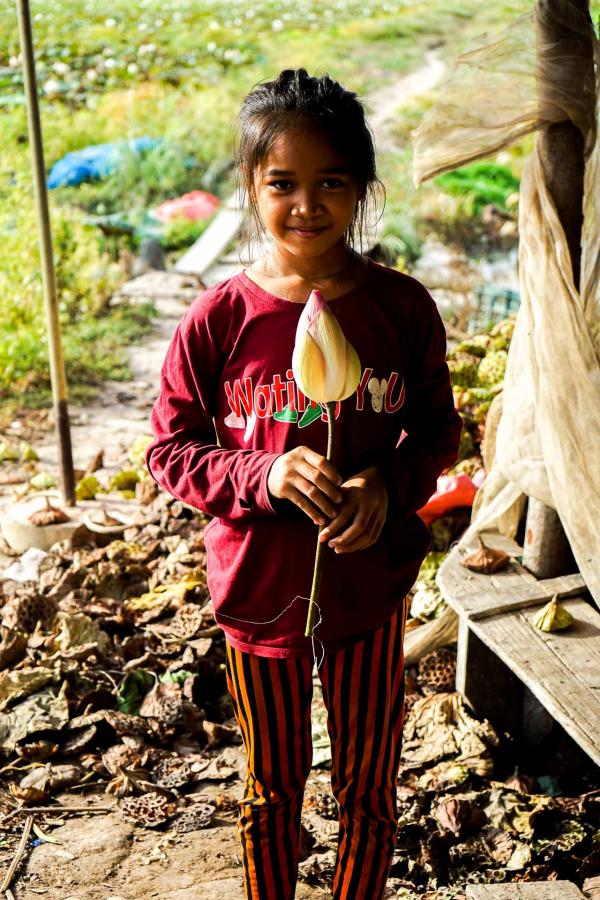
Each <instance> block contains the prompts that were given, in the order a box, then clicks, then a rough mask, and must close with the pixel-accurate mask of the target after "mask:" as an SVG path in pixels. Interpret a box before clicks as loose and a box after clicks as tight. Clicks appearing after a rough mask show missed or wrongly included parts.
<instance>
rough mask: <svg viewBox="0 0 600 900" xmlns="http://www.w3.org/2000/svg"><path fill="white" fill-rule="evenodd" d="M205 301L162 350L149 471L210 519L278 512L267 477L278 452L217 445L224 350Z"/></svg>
mask: <svg viewBox="0 0 600 900" xmlns="http://www.w3.org/2000/svg"><path fill="white" fill-rule="evenodd" d="M203 300H204V298H203V297H202V298H200V299H199V301H196V304H199V305H198V306H197V308H196V311H195V314H194V315H192V314H191V313H192V308H190V310H188V312H187V313H186V315H185V316H184V317H183V319H182V320H181V322H180V323H179V325H178V326H177V328H176V330H175V333H174V335H173V338H172V339H171V343H170V344H169V347H168V349H167V354H166V356H165V360H164V362H163V365H162V369H161V375H160V393H159V396H158V398H157V400H156V402H155V403H154V406H153V408H152V412H151V414H150V424H151V427H152V431H153V434H154V440H153V441H152V443H150V444H149V446H148V448H147V450H146V466H147V468H148V471H149V472H150V474H151V476H152V477H153V478H154V480H155V481H156V482H157V483H158V484H159V485H160V486H161V487H162V488H164V489H165V490H166V491H167V492H168V493H169V494H171V495H172V496H173V497H176V498H177V499H179V500H182V501H183V502H184V503H187V504H188V505H189V506H193V507H194V508H196V509H199V510H202V511H203V512H205V513H207V514H208V515H210V516H217V517H219V518H222V519H232V520H234V519H250V518H256V517H258V516H266V515H276V514H277V513H276V510H275V509H274V506H273V504H272V503H271V499H270V495H269V491H268V489H267V478H268V475H269V470H270V468H271V466H272V465H273V462H274V461H275V459H276V458H277V457H278V456H279V455H280V454H278V453H271V452H267V451H262V450H252V449H248V450H231V449H225V448H223V447H221V446H219V445H218V438H217V434H216V431H215V426H214V405H215V399H216V389H217V385H218V379H219V373H220V371H221V368H222V362H221V360H222V351H221V350H220V349H219V338H218V335H217V333H216V332H217V326H216V325H215V323H214V322H213V321H212V320H211V318H210V316H208V310H207V305H208V304H207V303H204V302H203ZM213 318H214V317H213Z"/></svg>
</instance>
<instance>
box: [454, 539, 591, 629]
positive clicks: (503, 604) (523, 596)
mask: <svg viewBox="0 0 600 900" xmlns="http://www.w3.org/2000/svg"><path fill="white" fill-rule="evenodd" d="M482 537H483V540H484V541H485V543H486V545H487V546H490V547H494V548H496V549H499V550H505V551H506V552H507V553H509V554H510V555H511V556H513V557H515V556H520V555H521V553H522V549H521V547H519V545H518V544H516V543H515V542H514V541H511V540H510V539H509V538H506V537H504V536H503V535H498V534H492V533H486V534H483V535H482ZM477 549H478V546H477V545H475V544H474V545H473V546H472V547H471V548H469V549H467V548H460V549H459V548H458V547H454V548H453V549H452V550H451V551H450V553H449V554H448V555H447V557H446V559H445V560H444V562H443V563H442V565H441V566H440V568H439V571H438V574H437V579H436V580H437V584H438V586H439V588H440V590H441V592H442V594H443V595H444V599H445V600H446V602H447V603H448V605H449V606H451V607H452V608H453V609H454V610H455V611H456V612H457V613H458V614H459V615H460V616H464V617H466V618H467V619H469V620H477V619H482V618H486V617H487V616H492V615H496V614H497V613H498V612H509V611H511V610H516V609H524V608H526V607H529V606H537V605H539V604H540V603H543V602H547V601H548V600H550V598H551V597H552V596H553V595H554V594H558V596H559V597H560V598H563V597H569V596H572V595H574V594H578V593H579V594H580V593H581V592H582V591H584V590H585V581H584V580H583V578H582V577H581V575H579V573H577V574H575V575H561V576H560V577H558V578H547V579H544V580H543V581H538V580H537V578H535V577H534V576H533V575H532V574H531V572H528V571H527V569H525V568H524V567H523V566H522V565H520V563H518V562H516V561H514V560H513V561H512V562H511V563H510V565H509V567H508V568H507V569H505V570H504V571H502V572H496V574H494V575H482V574H480V573H478V572H472V571H471V570H470V569H467V568H466V567H465V566H463V565H462V564H461V560H462V559H464V558H465V557H467V556H469V555H470V554H471V553H473V552H475V550H477Z"/></svg>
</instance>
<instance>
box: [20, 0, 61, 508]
mask: <svg viewBox="0 0 600 900" xmlns="http://www.w3.org/2000/svg"><path fill="white" fill-rule="evenodd" d="M17 12H18V17H19V34H20V39H21V53H22V55H23V80H24V82H25V95H26V97H27V123H28V126H29V143H30V146H31V156H32V164H33V183H34V188H35V205H36V212H37V222H38V237H39V244H40V259H41V264H42V279H43V282H44V300H45V304H46V327H47V329H48V351H49V359H50V380H51V383H52V398H53V401H54V417H55V419H54V424H55V429H56V435H57V439H58V450H59V458H60V478H61V488H62V495H63V500H64V502H65V503H67V504H68V505H69V506H75V474H74V472H73V455H72V451H71V431H70V427H69V407H68V401H67V381H66V377H65V366H64V360H63V355H62V347H61V342H60V323H59V319H58V297H57V289H56V277H55V274H54V260H53V256H52V234H51V231H50V215H49V211H48V194H47V188H46V167H45V165H44V148H43V144H42V129H41V125H40V110H39V105H38V95H37V82H36V77H35V61H34V55H33V39H32V35H31V14H30V11H29V2H28V0H18V3H17Z"/></svg>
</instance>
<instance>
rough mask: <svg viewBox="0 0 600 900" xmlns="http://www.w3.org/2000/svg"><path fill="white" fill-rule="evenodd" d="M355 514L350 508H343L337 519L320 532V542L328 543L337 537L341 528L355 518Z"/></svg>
mask: <svg viewBox="0 0 600 900" xmlns="http://www.w3.org/2000/svg"><path fill="white" fill-rule="evenodd" d="M354 513H355V510H353V509H352V508H350V507H345V508H342V509H341V510H340V511H339V513H338V514H337V516H336V517H335V519H332V520H331V522H329V523H328V524H327V525H326V526H325V528H323V530H322V531H321V532H320V534H319V540H320V541H321V542H323V541H328V540H329V538H331V537H333V536H334V535H337V533H338V532H339V530H340V528H343V527H344V525H346V524H347V523H348V522H349V521H350V519H351V518H352V517H353V515H354Z"/></svg>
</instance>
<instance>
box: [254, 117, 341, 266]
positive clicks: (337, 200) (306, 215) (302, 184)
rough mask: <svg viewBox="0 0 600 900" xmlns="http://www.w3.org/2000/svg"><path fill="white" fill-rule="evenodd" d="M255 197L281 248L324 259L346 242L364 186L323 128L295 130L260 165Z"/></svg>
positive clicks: (284, 136) (276, 143) (255, 185)
mask: <svg viewBox="0 0 600 900" xmlns="http://www.w3.org/2000/svg"><path fill="white" fill-rule="evenodd" d="M254 196H255V199H256V204H257V207H258V212H259V214H260V217H261V219H262V221H263V224H264V226H265V228H266V229H267V231H268V232H270V234H271V235H272V236H273V238H274V240H275V242H276V244H277V247H278V249H279V250H280V251H283V252H285V253H286V255H287V254H290V255H292V256H299V257H302V258H304V259H309V258H314V259H315V261H316V260H317V258H319V259H320V260H321V259H322V260H323V261H325V260H326V258H327V255H328V252H329V251H330V250H332V249H334V248H337V249H339V246H340V243H343V236H344V233H345V232H346V229H347V228H348V225H349V224H350V222H351V220H352V217H353V215H354V210H355V208H356V203H357V200H358V198H359V189H358V186H357V184H356V181H355V179H354V177H353V175H352V174H351V172H350V170H349V168H348V165H347V163H346V160H345V159H344V157H343V156H341V155H340V154H339V153H337V152H336V151H335V150H334V148H333V147H332V145H331V142H330V141H329V139H328V138H327V137H326V136H325V135H324V134H323V132H321V131H318V130H317V131H315V130H311V131H307V130H298V129H293V130H288V131H284V132H282V133H281V134H280V135H279V136H278V137H277V139H276V141H275V143H274V144H273V147H272V148H271V150H270V152H269V154H268V156H267V158H266V160H265V161H264V163H263V165H262V166H261V167H259V169H258V171H257V173H256V175H255V178H254Z"/></svg>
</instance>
